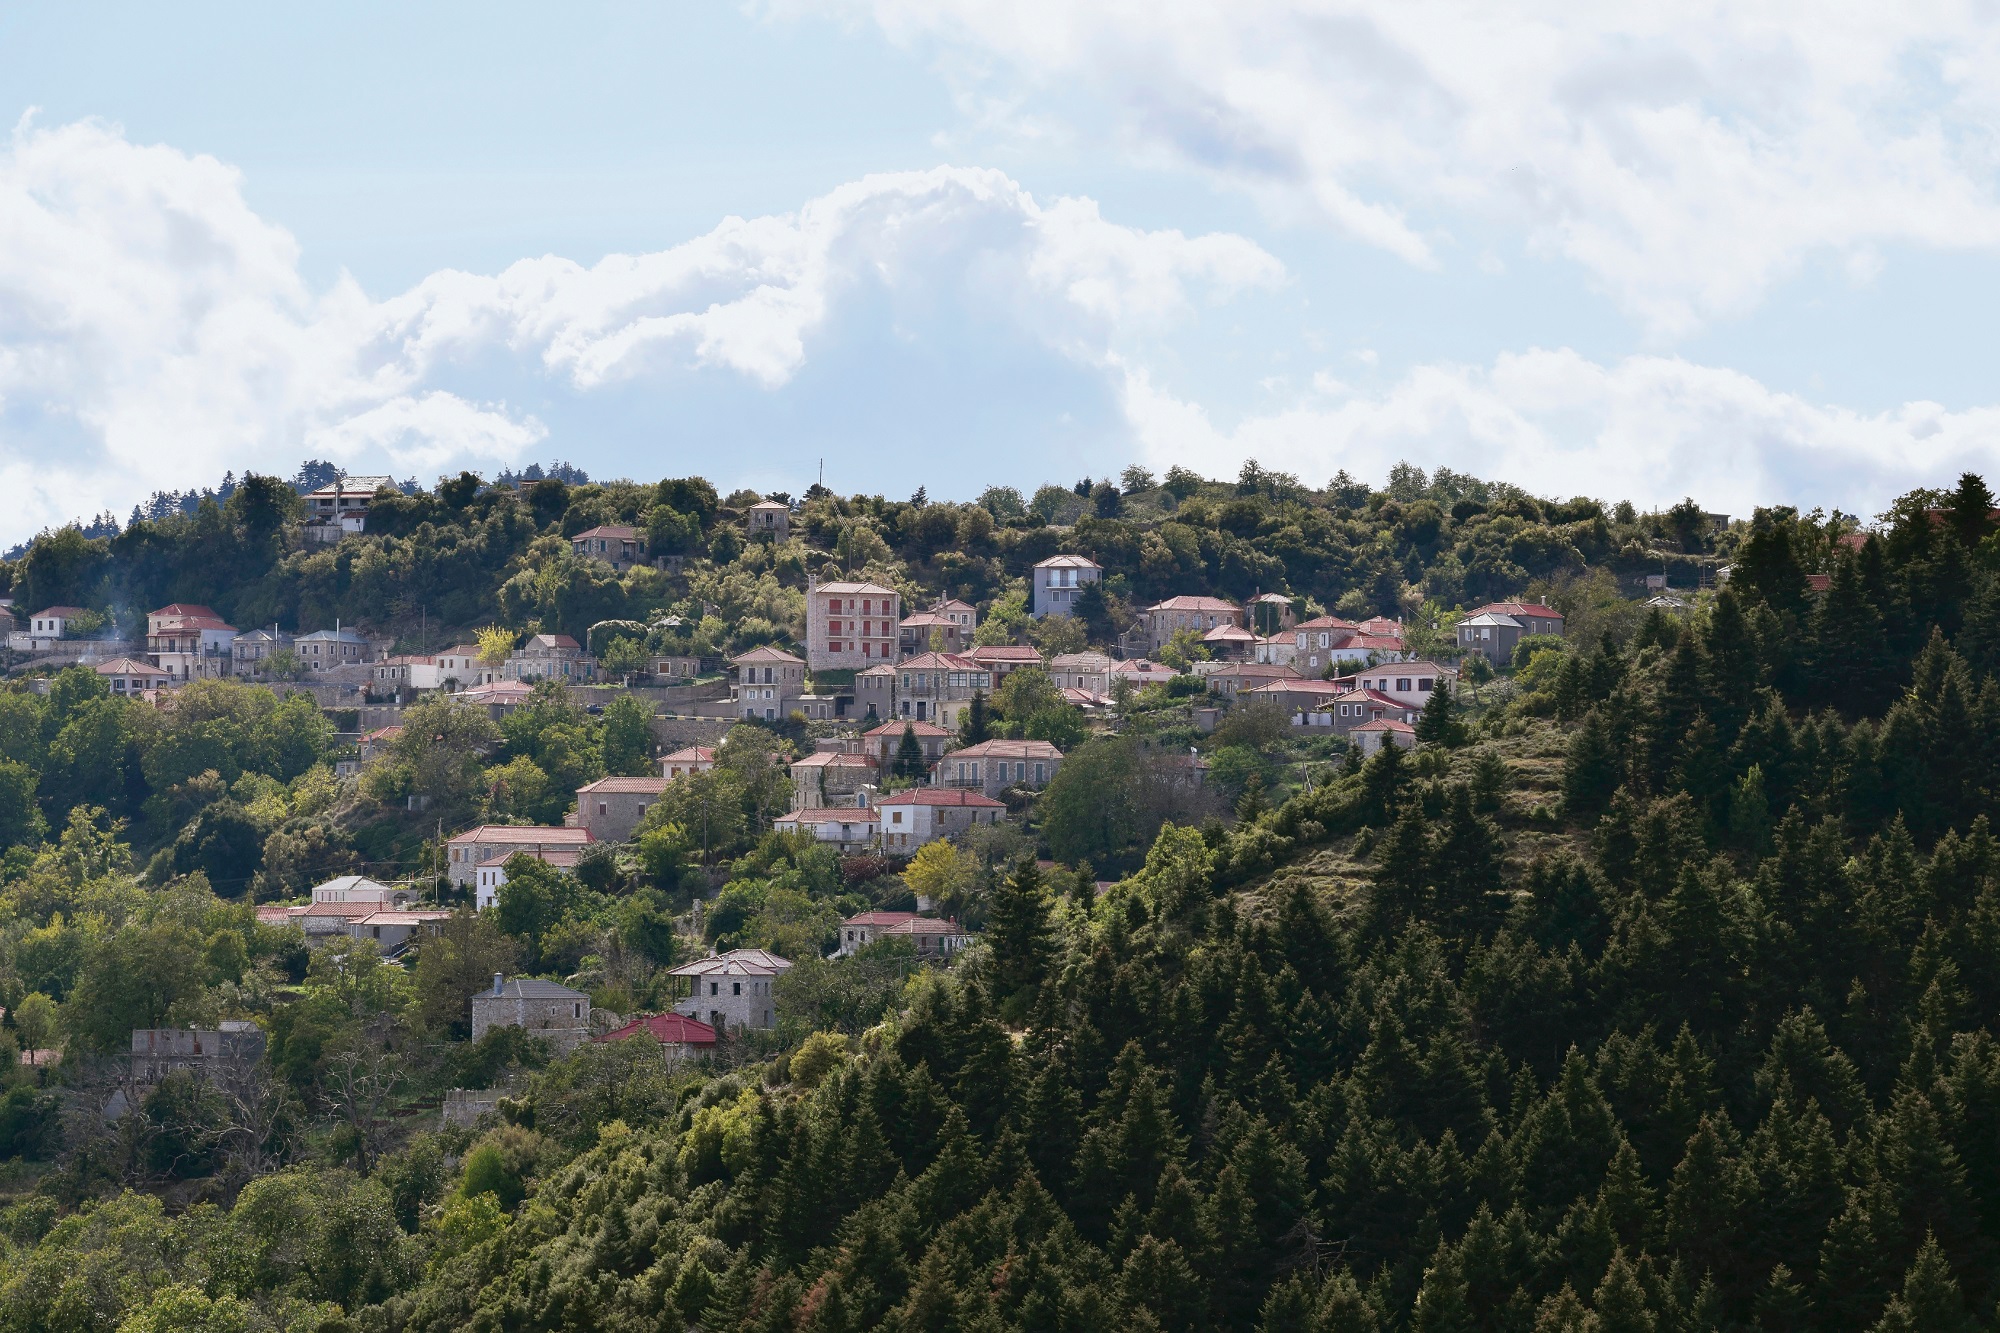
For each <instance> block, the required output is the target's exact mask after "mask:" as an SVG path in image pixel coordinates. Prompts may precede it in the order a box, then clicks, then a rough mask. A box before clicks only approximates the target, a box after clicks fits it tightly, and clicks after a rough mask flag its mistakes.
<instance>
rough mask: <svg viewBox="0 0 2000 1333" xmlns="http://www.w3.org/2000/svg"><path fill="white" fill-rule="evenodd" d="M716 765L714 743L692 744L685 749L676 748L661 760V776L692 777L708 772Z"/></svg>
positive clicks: (670, 777) (671, 778)
mask: <svg viewBox="0 0 2000 1333" xmlns="http://www.w3.org/2000/svg"><path fill="white" fill-rule="evenodd" d="M714 767H715V747H714V746H712V745H690V746H688V747H687V748H686V749H684V750H675V751H674V752H673V753H672V754H670V755H666V756H664V757H662V758H661V760H660V776H661V777H663V778H666V779H667V780H668V781H670V782H671V781H672V780H673V779H675V778H685V777H691V776H693V775H694V774H696V773H706V772H708V771H709V770H710V769H712V768H714Z"/></svg>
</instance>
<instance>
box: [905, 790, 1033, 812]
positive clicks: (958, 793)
mask: <svg viewBox="0 0 2000 1333" xmlns="http://www.w3.org/2000/svg"><path fill="white" fill-rule="evenodd" d="M875 804H876V805H878V806H881V805H940V806H961V807H962V806H970V807H972V808H974V809H979V810H1005V809H1006V808H1007V807H1006V806H1005V805H1003V804H1001V803H1000V802H999V801H996V800H994V799H993V798H992V797H990V796H981V795H980V794H979V793H978V792H976V791H966V790H964V789H963V788H959V787H916V788H913V789H911V790H909V791H899V792H897V793H896V794H895V795H894V796H884V797H883V798H882V799H881V800H879V801H877V802H875Z"/></svg>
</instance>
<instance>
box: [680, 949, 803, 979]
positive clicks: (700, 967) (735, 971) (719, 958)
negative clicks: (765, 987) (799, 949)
mask: <svg viewBox="0 0 2000 1333" xmlns="http://www.w3.org/2000/svg"><path fill="white" fill-rule="evenodd" d="M791 968H792V960H791V959H789V958H780V957H779V956H778V955H777V954H774V953H772V952H770V951H769V950H767V949H731V950H730V951H729V952H728V953H725V954H719V955H716V956H715V957H712V958H697V959H695V960H694V961H693V962H692V963H683V964H681V965H680V966H679V967H676V968H674V969H672V971H670V972H669V973H668V975H669V976H676V977H708V976H716V975H718V974H719V975H721V976H739V977H746V976H747V977H768V976H773V975H776V974H777V973H780V972H789V971H791Z"/></svg>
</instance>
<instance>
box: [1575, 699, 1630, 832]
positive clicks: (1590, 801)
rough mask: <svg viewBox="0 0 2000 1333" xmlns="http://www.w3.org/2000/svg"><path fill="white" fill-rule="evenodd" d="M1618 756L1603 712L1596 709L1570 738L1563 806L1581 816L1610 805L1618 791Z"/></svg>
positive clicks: (1590, 712)
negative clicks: (1613, 795)
mask: <svg viewBox="0 0 2000 1333" xmlns="http://www.w3.org/2000/svg"><path fill="white" fill-rule="evenodd" d="M1619 769H1620V764H1619V756H1618V751H1617V749H1616V748H1615V747H1614V746H1613V745H1612V742H1611V728H1610V726H1609V724H1608V723H1607V722H1606V720H1605V716H1604V710H1603V709H1601V708H1593V709H1591V710H1590V711H1589V712H1588V713H1585V714H1584V716H1583V725H1581V726H1579V727H1578V728H1577V729H1576V732H1575V733H1574V734H1573V735H1572V736H1571V737H1570V742H1569V750H1568V752H1567V754H1566V755H1565V757H1564V759H1563V783H1562V792H1563V806H1564V808H1565V809H1568V810H1572V811H1575V812H1576V813H1578V814H1583V815H1588V814H1595V813H1598V812H1600V811H1602V810H1604V809H1605V808H1606V807H1607V806H1609V805H1610V803H1611V797H1612V794H1613V793H1614V792H1616V791H1617V790H1618V789H1619V785H1620V782H1619Z"/></svg>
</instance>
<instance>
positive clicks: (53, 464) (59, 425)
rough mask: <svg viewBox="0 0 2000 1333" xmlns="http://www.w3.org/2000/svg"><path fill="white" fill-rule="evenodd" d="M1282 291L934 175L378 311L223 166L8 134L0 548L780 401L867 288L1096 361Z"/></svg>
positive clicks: (50, 133)
mask: <svg viewBox="0 0 2000 1333" xmlns="http://www.w3.org/2000/svg"><path fill="white" fill-rule="evenodd" d="M1282 278H1283V271H1282V269H1281V267H1280V266H1279V265H1278V263H1277V261H1275V260H1273V259H1272V258H1271V257H1270V256H1269V255H1268V254H1266V253H1265V252H1264V251H1263V250H1261V249H1260V248H1258V247H1257V246H1256V245H1254V244H1253V243H1251V242H1249V241H1247V240H1244V239H1242V238H1240V237H1235V236H1201V237H1187V236H1183V235H1181V234H1180V233H1178V232H1173V231H1142V230H1137V229H1133V228H1129V227H1123V226H1119V225H1117V224H1115V223H1112V222H1108V221H1106V220H1105V219H1104V218H1102V217H1101V216H1100V215H1099V213H1098V210H1097V207H1096V205H1095V204H1093V203H1091V202H1090V201H1089V200H1083V199H1056V200H1052V201H1048V202H1046V203H1045V202H1042V201H1039V200H1037V199H1035V198H1034V197H1033V196H1031V195H1030V194H1029V193H1028V192H1027V191H1025V190H1023V189H1022V188H1021V187H1020V186H1019V185H1017V184H1016V183H1015V182H1013V181H1012V180H1010V179H1008V178H1007V177H1006V176H1005V175H1004V174H1001V173H999V172H995V171H980V170H966V169H957V168H938V169H936V170H932V171H920V172H907V173H901V174H895V175H882V176H870V177H867V178H865V179H862V180H859V181H855V182H852V183H850V184H847V185H843V186H840V187H839V188H837V189H835V190H833V191H831V192H830V193H828V194H826V195H824V196H822V197H820V198H817V199H814V200H811V201H810V202H808V203H807V204H806V205H805V206H804V207H803V208H801V209H800V210H799V211H798V212H797V213H795V214H790V215H786V216H781V217H764V218H755V219H748V220H745V219H741V218H730V219H727V220H725V221H724V222H722V223H721V224H720V225H718V226H717V227H716V228H715V229H714V230H713V231H711V232H709V233H708V234H707V235H705V236H701V237H697V238H695V239H693V240H689V241H686V242H684V243H682V244H679V245H674V246H672V247H670V248H667V249H663V250H660V251H657V252H654V253H648V254H639V255H612V256H609V257H606V258H605V259H603V260H601V261H600V262H598V263H596V264H594V265H590V266H584V265H581V264H577V263H574V262H571V261H569V260H565V259H560V258H556V257H544V258H537V259H525V260H522V261H520V262H519V263H516V264H513V265H511V266H510V267H508V268H507V269H506V270H504V271H503V272H501V273H498V274H493V275H480V274H471V273H462V272H456V271H447V272H440V273H436V274H433V275H432V276H430V277H428V278H426V279H425V280H423V281H422V282H420V283H418V284H417V285H416V286H415V287H413V288H411V289H410V290H409V291H406V292H403V293H400V294H397V295H394V296H391V297H388V298H387V299H382V300H375V299H371V298H370V297H369V296H368V295H367V294H365V293H363V292H362V291H361V290H360V288H359V287H358V286H357V285H356V284H355V283H354V282H352V281H351V280H347V279H342V280H340V281H338V282H336V283H334V284H332V286H331V287H330V288H329V289H328V290H325V291H321V292H315V291H312V290H309V289H308V286H307V284H306V283H305V282H304V280H303V279H302V278H301V277H300V274H299V268H298V248H297V246H296V244H295V243H294V241H293V239H292V238H291V236H290V235H289V234H288V233H287V232H286V231H285V230H284V229H283V228H281V227H279V226H277V225H275V224H273V223H272V222H270V221H268V220H266V219H264V218H261V217H259V216H258V215H257V214H256V213H255V212H254V211H253V210H252V209H251V208H250V207H249V206H248V204H247V203H246V202H245V200H244V198H243V193H242V182H241V180H240V179H239V177H238V176H237V173H236V172H235V171H234V170H232V169H231V168H229V167H228V166H226V165H225V164H223V163H220V162H218V161H216V160H215V159H213V158H210V157H204V156H199V155H190V154H186V153H182V152H179V151H177V150H175V149H172V148H169V147H159V146H145V145H138V144H134V143H132V142H130V141H128V140H127V139H126V138H125V137H124V136H123V134H122V133H120V132H119V131H118V130H117V129H116V128H115V127H112V126H108V125H104V124H101V123H95V122H84V123H78V124H72V125H64V126H59V127H54V128H42V127H38V126H36V125H35V124H33V123H32V122H31V121H24V122H23V123H22V124H21V125H19V126H17V127H16V129H15V131H14V134H13V137H12V140H11V143H10V144H8V145H7V146H6V147H5V148H4V150H0V529H4V531H6V532H7V533H9V534H12V535H25V533H26V532H28V531H32V530H33V529H34V528H35V527H37V526H40V525H42V524H45V523H50V522H62V521H64V520H66V519H68V518H70V517H73V516H75V515H78V514H85V513H93V512H96V511H97V510H98V509H99V508H101V507H106V506H108V507H111V508H113V509H114V510H117V511H122V510H123V509H124V508H125V507H127V506H129V505H130V504H131V503H132V502H133V501H135V500H137V499H139V498H142V497H143V496H144V495H145V494H146V493H148V492H149V491H151V490H153V489H155V488H161V489H178V488H181V487H185V486H188V485H190V484H196V483H200V482H205V481H211V480H213V479H214V478H215V477H217V476H219V475H220V474H221V472H222V471H223V470H224V469H225V468H236V469H242V468H246V467H256V468H262V469H265V470H282V471H289V470H290V468H291V467H292V466H294V465H295V464H296V462H297V460H298V459H299V458H300V457H301V456H302V454H311V453H317V454H321V455H324V456H329V457H332V458H334V459H335V460H337V461H341V462H343V463H346V464H349V465H350V466H352V467H353V468H354V469H355V470H357V471H394V472H395V473H396V474H397V475H407V474H408V473H410V472H420V473H423V472H431V471H434V470H442V469H448V468H457V467H462V466H473V467H479V466H482V465H485V464H490V463H500V462H512V461H516V460H519V459H521V458H522V457H523V456H524V454H525V452H526V451H527V450H529V449H531V448H533V447H535V446H537V445H538V444H539V443H540V442H541V441H542V440H543V439H544V438H545V436H546V434H547V428H546V427H545V426H544V424H543V423H542V421H541V420H539V419H538V418H537V416H536V415H535V414H533V413H531V412H529V411H526V410H523V409H520V408H517V407H512V406H510V405H509V401H508V400H509V399H513V400H521V399H528V400H533V399H535V398H536V397H537V396H538V394H540V393H543V392H556V391H560V392H562V393H567V394H570V395H589V394H592V393H594V392H597V391H600V390H603V389H606V388H608V387H611V386H620V385H631V384H634V383H640V382H646V383H650V382H652V381H656V380H657V381H661V382H664V383H671V382H672V381H673V377H674V376H677V375H683V376H684V375H688V374H694V375H708V376H715V375H721V376H725V377H733V378H735V379H737V380H739V381H741V382H742V383H743V384H745V385H746V386H749V387H750V388H751V389H752V390H754V391H762V392H768V391H770V390H774V389H777V388H779V387H781V386H784V385H786V384H787V383H788V382H790V381H791V380H792V379H793V378H794V377H795V376H796V375H797V374H798V373H799V371H800V369H801V367H802V366H804V365H805V364H806V361H807V358H808V355H809V350H810V348H811V347H812V346H813V344H814V340H815V339H816V338H825V337H827V336H829V329H830V328H831V327H832V326H835V325H837V324H838V323H839V321H840V319H841V317H842V310H843V302H848V301H851V300H853V299H855V298H856V296H857V294H862V295H880V294H883V293H887V294H888V295H889V297H890V298H891V300H890V302H889V304H890V307H891V310H890V313H891V315H892V317H893V316H894V315H896V314H897V313H898V310H899V309H900V310H905V311H906V310H907V309H908V308H910V307H912V306H915V305H921V304H922V303H924V302H926V301H933V300H936V299H937V298H938V294H939V293H940V292H945V291H948V292H949V293H950V294H951V298H952V300H954V301H958V302H961V303H964V302H969V303H971V304H972V305H974V306H976V307H977V308H978V309H979V310H980V312H981V314H982V316H983V317H985V318H987V319H997V320H1000V321H1002V322H1004V323H1005V324H1006V326H1007V327H1009V328H1010V329H1013V330H1015V331H1017V332H1018V333H1021V334H1023V335H1024V336H1027V337H1029V338H1030V339H1033V340H1037V341H1038V342H1039V344H1040V345H1042V346H1045V347H1046V348H1048V349H1050V353H1051V355H1054V356H1056V357H1058V358H1062V359H1069V360H1074V361H1076V362H1078V363H1079V364H1083V365H1088V366H1102V365H1104V364H1106V363H1107V358H1110V357H1112V356H1114V355H1115V354H1116V352H1117V350H1118V349H1119V348H1121V347H1124V346H1126V345H1128V344H1130V343H1133V342H1136V341H1143V340H1144V339H1145V338H1146V337H1147V336H1149V335H1150V334H1151V333H1152V332H1153V331H1154V330H1156V329H1157V327H1159V326H1160V325H1161V324H1163V323H1169V322H1172V321H1174V320H1176V319H1179V318H1181V317H1182V316H1184V315H1185V314H1186V313H1187V311H1188V310H1189V309H1190V308H1191V307H1192V306H1193V304H1194V303H1196V302H1198V301H1200V300H1204V299H1208V298H1211V297H1224V296H1227V295H1229V294H1230V293H1232V292H1234V291H1237V290H1239V289H1241V288H1243V287H1246V286H1268V285H1271V284H1275V283H1277V282H1279V281H1280V280H1282ZM898 302H900V303H901V306H900V307H899V306H898ZM468 385H472V386H476V390H470V389H468V388H467V386H468Z"/></svg>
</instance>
